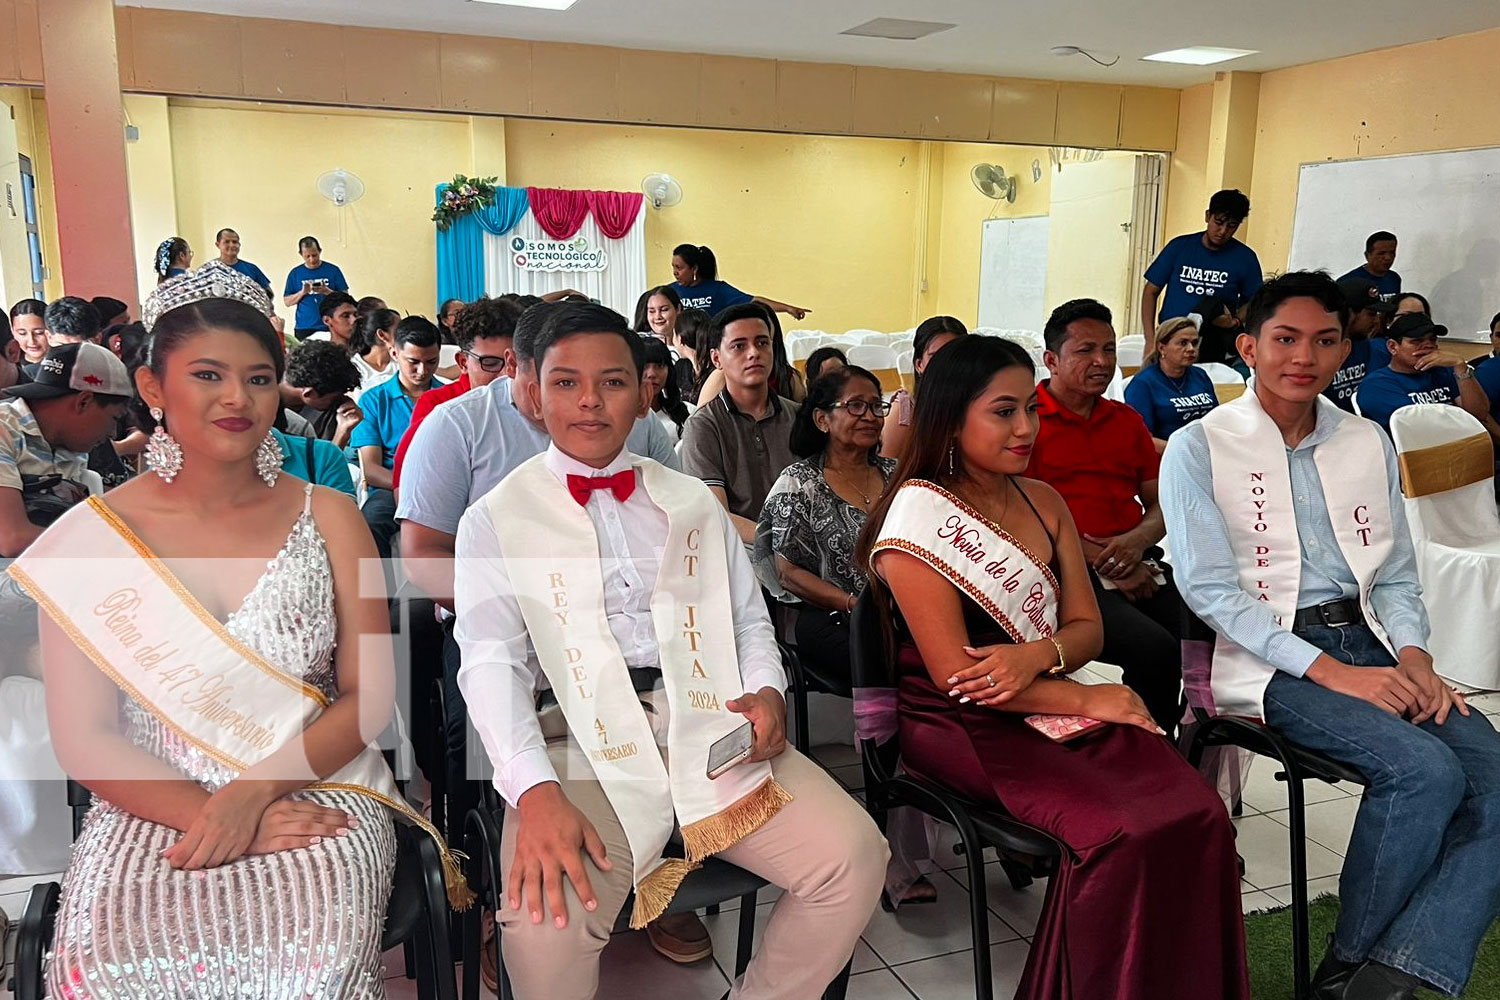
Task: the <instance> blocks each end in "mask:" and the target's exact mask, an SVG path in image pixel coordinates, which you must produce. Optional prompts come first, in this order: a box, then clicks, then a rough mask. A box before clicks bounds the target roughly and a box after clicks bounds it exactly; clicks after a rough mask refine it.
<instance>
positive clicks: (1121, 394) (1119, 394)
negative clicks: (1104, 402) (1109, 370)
mask: <svg viewBox="0 0 1500 1000" xmlns="http://www.w3.org/2000/svg"><path fill="white" fill-rule="evenodd" d="M1132 378H1135V373H1134V372H1132V373H1130V374H1129V375H1126V374H1125V373H1124V369H1123V368H1116V369H1115V377H1114V378H1112V379H1110V380H1109V385H1108V386H1106V387H1105V389H1104V398H1105V399H1112V400H1114V401H1115V402H1116V403H1123V402H1125V383H1126V382H1129V381H1130V380H1131V379H1132Z"/></svg>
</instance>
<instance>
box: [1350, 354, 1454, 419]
mask: <svg viewBox="0 0 1500 1000" xmlns="http://www.w3.org/2000/svg"><path fill="white" fill-rule="evenodd" d="M1354 398H1355V399H1356V400H1358V401H1359V412H1360V413H1361V414H1363V415H1364V416H1366V417H1369V418H1370V419H1371V420H1373V421H1375V422H1376V423H1377V424H1379V425H1380V426H1381V427H1384V428H1385V429H1386V432H1387V433H1389V432H1390V429H1391V414H1392V413H1395V412H1396V411H1397V410H1399V409H1401V407H1403V406H1411V405H1412V404H1413V403H1453V404H1457V402H1458V376H1456V375H1454V374H1453V369H1451V368H1429V369H1428V370H1427V371H1425V372H1413V373H1412V374H1410V375H1408V374H1405V373H1404V372H1398V371H1396V370H1395V369H1393V368H1382V369H1380V370H1379V371H1373V372H1370V373H1369V374H1368V375H1366V376H1365V380H1364V381H1363V382H1361V383H1360V385H1359V391H1358V392H1357V393H1355V397H1354Z"/></svg>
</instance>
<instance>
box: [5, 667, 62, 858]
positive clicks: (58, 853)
mask: <svg viewBox="0 0 1500 1000" xmlns="http://www.w3.org/2000/svg"><path fill="white" fill-rule="evenodd" d="M65 779H66V775H64V774H63V771H62V768H61V767H60V766H58V763H57V758H55V757H54V756H53V755H52V738H51V736H50V734H49V732H48V729H47V703H46V698H45V696H44V694H43V691H42V682H41V681H39V680H36V679H35V678H32V677H6V678H4V679H3V680H0V876H6V875H39V874H45V873H47V872H60V871H62V870H63V869H64V868H66V867H67V865H68V855H69V853H71V851H72V849H73V829H72V819H71V815H72V814H71V813H70V812H69V809H68V794H67V788H66V785H65V784H64V782H65Z"/></svg>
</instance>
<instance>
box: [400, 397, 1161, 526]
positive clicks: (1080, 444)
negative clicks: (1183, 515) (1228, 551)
mask: <svg viewBox="0 0 1500 1000" xmlns="http://www.w3.org/2000/svg"><path fill="white" fill-rule="evenodd" d="M1050 381H1051V380H1050V379H1049V380H1048V382H1050ZM1048 382H1043V383H1042V384H1041V385H1040V386H1038V387H1037V397H1038V398H1037V412H1038V414H1039V415H1040V417H1041V423H1042V426H1041V430H1040V432H1039V433H1038V434H1037V438H1036V445H1035V447H1034V448H1033V449H1032V452H1031V464H1030V465H1028V466H1027V467H1026V475H1028V476H1030V477H1031V478H1033V479H1040V480H1041V481H1042V482H1044V483H1046V484H1047V485H1049V486H1051V487H1052V488H1053V489H1055V490H1057V492H1059V493H1061V494H1062V498H1063V500H1065V501H1066V502H1067V504H1068V510H1069V511H1071V512H1072V514H1073V520H1074V521H1075V522H1076V523H1077V525H1078V533H1079V534H1081V535H1093V536H1094V537H1096V538H1109V537H1111V536H1114V535H1118V534H1120V533H1121V532H1123V531H1129V530H1130V529H1131V528H1134V527H1135V526H1136V525H1138V524H1140V523H1141V518H1142V517H1144V516H1145V512H1144V511H1143V510H1142V509H1141V504H1140V501H1139V500H1137V499H1136V497H1137V495H1138V494H1139V493H1140V492H1141V484H1142V483H1146V482H1150V481H1151V480H1153V479H1156V478H1157V476H1158V475H1159V474H1160V469H1161V457H1160V456H1159V455H1157V454H1156V446H1155V445H1154V444H1152V442H1151V432H1150V431H1148V430H1146V422H1145V421H1144V420H1142V419H1141V415H1140V414H1139V413H1137V412H1135V410H1133V409H1131V408H1130V407H1129V406H1126V405H1125V404H1124V403H1116V402H1115V401H1113V400H1110V399H1104V398H1103V397H1100V398H1099V399H1098V400H1096V401H1095V402H1094V409H1093V412H1092V413H1090V414H1089V416H1088V417H1087V418H1084V417H1080V416H1079V415H1078V414H1076V413H1074V412H1073V411H1072V410H1070V409H1068V408H1067V407H1065V406H1063V405H1062V404H1061V403H1059V402H1058V401H1057V400H1056V399H1055V398H1054V397H1053V396H1052V394H1051V393H1050V392H1048V391H1047V385H1048ZM423 398H426V397H423Z"/></svg>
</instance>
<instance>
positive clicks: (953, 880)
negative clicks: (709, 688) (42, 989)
mask: <svg viewBox="0 0 1500 1000" xmlns="http://www.w3.org/2000/svg"><path fill="white" fill-rule="evenodd" d="M1091 666H1092V669H1094V670H1095V671H1096V672H1097V676H1098V678H1099V679H1104V678H1105V677H1108V675H1109V673H1110V668H1107V667H1100V666H1098V665H1091ZM1473 703H1474V704H1475V705H1476V706H1478V707H1480V708H1482V709H1484V710H1485V711H1487V712H1489V713H1490V714H1492V715H1494V714H1500V695H1488V696H1483V697H1480V698H1477V699H1475V700H1474V702H1473ZM815 756H817V757H818V758H819V759H820V760H821V761H822V762H823V763H824V765H825V766H827V767H829V768H830V769H831V770H832V772H833V773H834V775H835V776H836V777H838V778H839V779H840V780H841V781H843V782H844V784H845V785H846V787H850V788H851V790H853V789H857V787H858V786H859V785H860V784H861V781H862V778H861V772H860V769H859V768H858V767H856V766H854V765H856V764H858V757H857V756H856V755H855V754H854V752H853V751H852V750H851V749H850V748H848V747H836V746H831V747H823V748H819V749H818V750H817V751H816V753H815ZM1274 770H1275V769H1274V767H1273V766H1272V765H1270V764H1269V763H1268V762H1266V761H1264V760H1260V761H1257V762H1256V764H1255V765H1254V766H1253V767H1252V769H1251V773H1250V781H1249V785H1248V786H1247V789H1246V792H1245V815H1244V816H1243V817H1241V818H1240V819H1237V820H1236V821H1235V826H1236V828H1237V830H1238V831H1239V834H1238V847H1239V851H1240V853H1241V854H1242V855H1243V856H1244V858H1245V862H1246V872H1245V879H1244V881H1243V889H1244V893H1243V896H1242V898H1243V901H1244V907H1245V910H1246V912H1252V911H1254V910H1261V909H1267V908H1270V907H1275V906H1284V905H1287V904H1288V903H1290V902H1291V896H1290V885H1289V883H1290V881H1291V875H1290V865H1289V863H1288V858H1287V847H1288V845H1287V835H1288V828H1287V825H1286V816H1287V813H1286V786H1285V785H1284V784H1282V783H1281V782H1278V781H1276V780H1274V777H1273V773H1274ZM1357 791H1358V789H1350V788H1346V787H1343V786H1336V785H1321V784H1318V785H1308V786H1307V800H1308V802H1309V806H1308V810H1307V828H1308V845H1307V855H1308V869H1309V873H1310V875H1311V876H1312V881H1311V882H1310V883H1309V891H1310V893H1311V895H1313V896H1314V897H1316V896H1318V895H1321V894H1322V893H1325V892H1334V893H1336V892H1337V891H1338V872H1339V869H1340V867H1341V865H1342V863H1343V851H1344V848H1345V846H1346V844H1347V842H1348V838H1349V830H1350V828H1351V826H1352V825H1353V822H1354V814H1355V812H1356V810H1357V809H1358V807H1359V799H1358V797H1357V795H1356V794H1352V793H1355V792H1357ZM954 864H955V865H959V867H955V868H953V869H951V870H949V871H947V872H945V873H943V874H941V875H939V876H937V877H936V878H935V882H936V884H937V886H938V896H939V900H938V902H937V903H936V904H935V905H931V906H914V907H906V908H904V909H903V910H902V911H901V912H900V913H899V914H889V913H886V912H884V911H883V910H877V911H876V912H875V914H874V915H873V916H872V917H871V918H870V923H869V925H868V926H867V927H866V928H865V931H864V935H863V937H862V939H861V942H860V944H859V946H858V948H857V949H856V951H855V960H854V972H855V975H854V976H852V977H851V979H850V983H849V1000H948V998H953V1000H959V998H970V997H972V996H973V995H974V988H973V960H972V952H971V949H970V948H969V943H970V934H969V917H968V905H967V904H968V871H967V870H966V869H965V868H963V867H961V859H957V860H955V862H954ZM29 881H34V880H28V882H27V883H17V882H16V881H14V880H12V881H0V906H3V908H4V909H5V910H6V912H8V913H10V914H12V916H15V915H18V914H19V913H20V910H21V907H22V906H24V904H25V899H26V890H27V889H28V888H29ZM985 883H986V887H987V902H988V906H989V910H990V941H991V946H990V947H991V951H992V962H993V970H994V981H995V995H996V997H997V998H1005V997H1008V996H1010V993H1011V991H1012V990H1013V989H1014V985H1015V983H1016V981H1017V979H1018V977H1019V976H1020V974H1021V970H1022V968H1023V967H1024V965H1025V962H1026V953H1027V948H1028V938H1029V937H1030V935H1031V934H1032V933H1033V931H1034V929H1035V927H1036V921H1037V914H1038V913H1039V912H1040V910H1041V904H1042V897H1043V893H1044V892H1045V889H1046V887H1045V884H1044V883H1040V882H1039V883H1037V884H1035V885H1033V886H1031V887H1030V888H1029V889H1027V890H1026V891H1024V892H1016V891H1015V890H1013V889H1012V888H1011V887H1010V882H1009V880H1008V879H1007V878H1006V877H1005V873H1004V872H1003V871H1001V869H1000V866H999V865H998V864H997V863H995V862H991V863H989V864H988V865H986V867H985ZM776 895H777V893H776V892H775V891H774V890H769V891H767V892H766V893H763V894H762V899H761V902H760V905H759V906H758V908H757V909H758V912H757V914H756V918H757V919H756V925H757V930H760V929H762V928H764V925H765V920H766V919H767V917H768V916H769V913H770V908H771V904H772V903H773V902H774V900H775V898H776ZM737 917H738V914H737V913H735V912H732V905H731V906H726V909H725V912H724V913H722V914H720V915H719V916H717V917H710V918H708V924H709V929H710V933H711V934H712V935H713V937H714V947H715V957H714V959H713V960H712V961H704V962H700V963H697V964H695V965H693V966H679V965H674V964H672V963H671V962H668V961H666V960H665V959H662V958H661V957H660V956H658V955H657V954H656V953H655V952H654V951H652V950H651V947H650V945H649V944H648V943H647V942H646V940H645V937H644V935H641V934H622V935H618V936H617V937H616V938H615V940H613V941H612V942H611V943H610V945H609V947H608V948H606V949H605V952H604V960H603V961H604V966H603V969H602V970H601V982H604V983H607V984H609V985H608V991H607V997H608V1000H636V998H640V1000H718V998H719V997H720V996H722V995H723V993H724V991H725V990H727V989H728V988H729V987H728V982H729V981H728V978H727V976H726V971H732V969H733V964H734V936H735V929H736V920H737ZM387 966H388V969H389V970H390V973H391V978H390V979H388V981H387V984H388V987H389V989H390V993H391V996H392V997H393V998H405V997H415V996H416V989H415V985H414V984H413V983H411V982H410V981H409V980H407V979H405V978H404V977H403V976H402V975H401V973H400V970H401V968H402V965H401V961H400V956H399V954H396V955H392V956H389V957H388V960H387ZM605 995H606V994H605V993H603V992H601V996H605ZM4 996H5V994H4V993H3V992H0V997H4Z"/></svg>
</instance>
